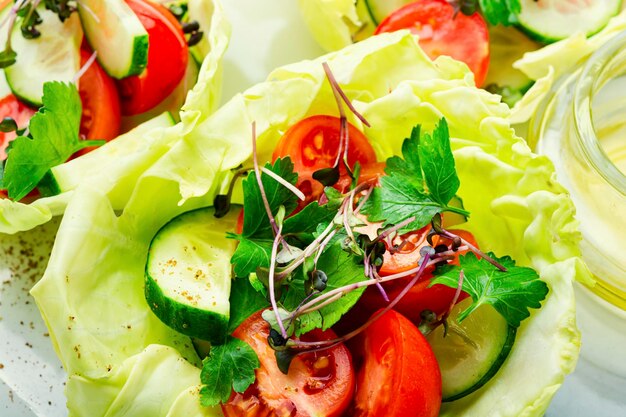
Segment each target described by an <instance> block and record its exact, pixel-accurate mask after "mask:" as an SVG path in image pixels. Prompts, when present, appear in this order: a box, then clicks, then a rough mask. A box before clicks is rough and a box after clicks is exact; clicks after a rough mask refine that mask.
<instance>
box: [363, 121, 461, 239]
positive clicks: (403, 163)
mask: <svg viewBox="0 0 626 417" xmlns="http://www.w3.org/2000/svg"><path fill="white" fill-rule="evenodd" d="M385 174H386V175H384V176H383V177H381V178H380V187H379V188H375V189H374V191H373V192H372V194H371V196H370V198H369V199H368V200H367V202H366V204H365V205H364V207H363V210H362V212H363V213H364V214H366V215H367V216H368V219H369V220H370V221H372V222H377V221H384V225H385V226H389V225H395V224H399V223H402V222H403V221H406V220H407V219H409V218H411V217H415V220H413V221H412V222H410V223H408V224H407V225H405V226H404V227H403V228H402V229H400V232H401V233H403V232H407V231H411V230H417V229H420V228H422V227H424V226H425V225H427V224H428V223H429V222H430V220H431V219H432V218H433V216H434V215H435V214H437V213H441V212H443V211H453V212H456V213H459V214H462V215H468V214H469V213H467V211H465V210H463V209H459V208H457V207H452V206H449V205H448V203H449V201H450V199H451V198H452V197H454V195H455V194H456V192H457V190H458V189H459V184H460V182H459V178H458V176H457V174H456V169H455V166H454V156H453V155H452V150H451V149H450V135H449V132H448V125H447V123H446V121H445V119H441V121H440V122H439V124H438V125H437V126H436V127H435V130H434V131H433V133H432V134H424V135H422V134H421V132H420V127H419V126H416V127H415V128H413V131H412V132H411V137H410V138H408V139H406V140H405V141H404V143H403V144H402V158H400V157H398V156H393V157H391V158H389V159H388V160H387V167H386V168H385Z"/></svg>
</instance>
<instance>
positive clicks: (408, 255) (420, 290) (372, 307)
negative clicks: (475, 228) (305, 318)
mask: <svg viewBox="0 0 626 417" xmlns="http://www.w3.org/2000/svg"><path fill="white" fill-rule="evenodd" d="M428 230H430V226H427V227H425V228H423V229H421V230H419V231H417V232H413V233H410V234H408V236H407V235H405V237H407V238H408V239H409V241H413V242H414V243H412V244H411V247H410V248H406V246H405V249H406V250H405V251H401V252H398V253H396V254H394V255H390V254H389V253H385V257H384V260H383V265H382V267H381V269H380V274H381V275H392V274H396V273H400V272H405V271H408V270H410V269H412V268H415V267H416V266H417V261H418V260H419V258H420V254H419V250H420V248H422V247H423V246H424V245H426V244H427V243H428V242H427V241H426V236H427V235H428ZM451 232H452V233H454V234H456V235H458V236H460V237H462V238H463V239H465V240H467V241H469V242H470V243H472V244H473V245H474V246H477V244H476V240H475V239H474V236H473V235H472V234H471V233H469V232H466V231H464V230H452V231H451ZM433 243H434V244H435V245H437V244H440V243H441V244H450V243H451V242H450V241H449V240H448V239H441V238H439V237H437V236H436V237H435V238H434V239H433ZM466 252H467V251H459V252H458V255H462V254H464V253H466ZM458 255H457V256H456V257H455V259H454V260H452V261H450V263H451V264H454V265H458V264H459V258H458ZM394 258H396V259H394ZM432 271H433V269H432V268H431V269H427V270H426V271H425V272H424V275H423V277H422V278H421V279H420V280H419V281H418V282H417V283H416V284H415V285H414V286H413V287H411V288H410V289H409V291H408V292H407V293H406V294H405V295H404V296H403V297H402V299H400V301H398V303H397V304H396V305H395V306H394V308H393V309H394V310H396V311H398V312H400V313H402V315H404V316H405V317H406V318H408V319H409V320H411V321H412V322H413V323H414V324H415V325H418V324H419V323H420V322H421V316H420V315H421V313H422V311H424V310H430V311H432V312H434V313H435V314H436V315H437V316H441V315H442V314H444V313H445V312H446V311H448V309H449V307H450V304H451V303H452V301H453V300H454V296H455V295H456V288H451V287H448V286H446V285H441V284H437V285H433V286H430V281H431V279H432ZM409 279H411V277H406V278H402V279H398V280H395V281H390V282H387V283H384V284H383V288H384V289H385V293H386V294H387V296H388V297H389V300H394V299H395V298H396V297H397V296H398V295H399V294H400V293H401V292H402V291H403V290H404V288H405V286H406V284H407V281H408V280H409ZM467 297H468V294H467V293H465V292H461V295H460V296H459V298H458V300H457V302H459V301H461V300H464V299H465V298H467ZM386 305H387V302H386V301H385V299H384V298H383V296H382V294H381V293H380V290H379V289H378V288H377V287H375V286H371V287H369V288H367V289H366V290H365V292H363V295H362V296H361V298H360V299H359V301H358V302H357V303H356V305H355V306H354V307H353V308H352V310H350V312H348V313H347V314H346V315H345V316H344V317H343V318H342V319H341V320H340V321H339V323H337V325H336V326H335V329H336V330H337V331H339V332H340V333H348V332H350V331H352V330H354V329H356V328H357V327H359V326H361V325H362V324H364V323H365V322H366V321H367V318H368V317H370V316H371V315H372V314H373V313H374V312H375V311H377V310H379V309H381V308H383V307H385V306H386Z"/></svg>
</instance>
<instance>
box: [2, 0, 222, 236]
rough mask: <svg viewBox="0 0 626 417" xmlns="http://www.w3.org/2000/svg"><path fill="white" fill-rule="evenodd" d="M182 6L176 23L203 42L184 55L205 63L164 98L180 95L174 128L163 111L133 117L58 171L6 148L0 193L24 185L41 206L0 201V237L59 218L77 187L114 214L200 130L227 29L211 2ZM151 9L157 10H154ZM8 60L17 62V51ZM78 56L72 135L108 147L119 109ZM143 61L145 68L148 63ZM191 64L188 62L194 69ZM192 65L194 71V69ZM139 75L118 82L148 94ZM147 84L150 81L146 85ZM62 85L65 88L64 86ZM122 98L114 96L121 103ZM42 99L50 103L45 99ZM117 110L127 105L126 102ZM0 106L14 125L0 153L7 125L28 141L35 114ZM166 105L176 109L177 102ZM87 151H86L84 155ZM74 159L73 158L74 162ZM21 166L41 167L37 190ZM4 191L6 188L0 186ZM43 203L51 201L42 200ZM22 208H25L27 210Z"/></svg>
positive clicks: (90, 63) (106, 80) (9, 103)
mask: <svg viewBox="0 0 626 417" xmlns="http://www.w3.org/2000/svg"><path fill="white" fill-rule="evenodd" d="M142 1H143V0H142ZM183 6H185V7H184V10H183V12H184V14H185V16H186V17H185V18H184V19H183V20H184V21H185V19H188V20H193V21H199V22H200V25H199V27H201V28H203V29H205V30H206V32H205V34H204V36H203V39H200V40H198V39H196V42H199V43H198V44H196V45H195V46H194V47H192V48H191V49H192V50H194V49H195V48H198V50H197V51H196V52H195V55H194V56H195V57H196V58H197V59H201V58H203V54H205V53H206V54H207V55H206V59H204V60H203V61H202V66H201V68H200V71H199V72H198V73H197V77H198V80H197V84H196V85H195V87H194V88H193V89H191V90H189V93H187V89H189V88H190V87H191V85H190V84H189V85H188V84H187V83H186V82H183V83H181V84H180V85H179V86H178V87H176V91H175V92H174V93H172V95H178V96H179V97H180V95H182V96H185V95H186V99H185V100H184V104H183V105H182V108H181V113H180V118H181V121H182V123H180V124H178V125H176V126H173V125H174V124H175V121H174V119H173V118H172V117H170V116H168V115H166V114H163V113H164V110H167V109H164V108H161V107H160V105H159V106H158V107H156V108H155V109H153V110H152V111H151V112H148V113H145V117H144V115H141V116H140V118H139V119H136V120H135V121H134V123H133V124H139V125H138V126H137V127H135V128H133V129H131V130H130V131H129V132H127V133H124V134H122V135H120V136H119V137H117V138H116V140H115V141H111V142H109V143H107V145H106V146H102V147H100V148H98V149H96V150H94V151H93V152H90V153H89V154H86V155H82V156H80V157H78V158H77V157H74V158H73V159H71V160H69V161H68V162H65V163H63V162H64V161H65V160H62V158H58V157H55V158H56V159H54V160H53V159H50V158H48V159H47V160H45V161H42V162H37V160H28V161H26V160H25V159H22V160H21V162H20V158H19V156H17V155H18V154H19V153H16V154H15V155H14V156H11V153H12V151H11V150H10V149H11V148H9V152H8V155H9V158H8V160H7V161H6V163H5V162H3V166H4V168H5V175H4V178H3V182H4V183H5V185H6V183H7V182H9V183H13V184H15V183H19V182H29V184H30V186H31V188H32V186H34V185H38V186H39V192H40V193H41V194H43V195H44V198H38V199H36V200H35V201H34V202H32V201H30V200H32V199H31V198H30V197H29V199H28V200H24V201H21V202H20V201H12V200H13V199H17V200H19V199H20V198H21V197H22V194H23V192H20V193H18V194H12V193H10V194H9V195H8V197H11V199H7V198H0V232H1V233H15V232H18V231H22V230H28V229H31V228H33V227H35V226H37V225H39V224H42V223H44V222H46V221H48V220H49V219H50V218H51V217H52V216H54V215H59V214H62V213H63V211H64V208H65V205H66V204H67V201H68V200H69V194H70V193H71V191H72V190H74V189H76V188H77V187H78V186H79V185H80V184H86V185H88V186H90V187H93V188H97V189H99V190H103V191H104V192H105V193H107V194H108V195H109V197H110V198H111V201H112V203H113V204H114V207H115V208H116V209H118V210H121V209H122V208H123V207H124V205H125V203H126V202H127V201H128V198H129V196H130V192H131V191H132V187H133V186H134V183H135V180H136V179H137V177H138V176H139V175H140V174H141V173H142V172H143V170H145V169H146V168H147V167H148V166H149V165H150V164H151V163H152V162H154V161H155V160H157V159H158V158H159V157H160V156H162V155H163V154H164V153H165V152H166V151H167V150H168V149H169V148H170V147H171V146H172V145H173V144H174V143H175V142H177V141H179V140H183V138H184V137H185V135H186V134H187V133H188V132H189V131H190V130H191V129H192V127H193V126H194V125H195V124H196V123H198V122H200V121H201V120H203V119H204V118H206V117H207V116H208V115H209V114H210V113H212V112H213V111H214V109H215V107H216V106H217V103H218V102H219V91H220V85H221V84H220V83H221V59H222V57H223V54H224V52H225V49H226V46H227V44H228V39H229V30H230V28H229V25H228V23H227V22H226V21H225V20H224V15H223V11H222V8H221V6H220V4H219V3H218V2H215V1H208V0H189V2H187V3H185V4H183ZM151 7H152V5H151ZM154 7H156V8H158V7H160V6H154ZM181 7H182V6H181ZM47 12H48V11H47V10H42V11H41V13H44V14H45V13H47ZM50 13H52V12H50ZM159 13H161V12H159ZM162 13H163V15H165V13H168V14H170V12H168V11H164V12H162ZM87 14H89V12H87ZM51 17H52V19H50V21H55V20H58V18H57V16H55V14H54V13H52V16H51ZM70 19H78V14H76V13H72V14H71V17H70V18H68V20H66V22H65V23H63V24H68V23H67V22H68V21H69V20H70ZM168 19H169V18H168ZM172 19H173V20H175V19H174V17H171V19H170V20H172ZM167 22H169V23H168V24H170V26H171V25H173V23H172V22H170V21H169V20H168V21H167ZM177 24H178V23H177ZM156 27H158V26H156ZM42 30H43V29H42ZM151 30H152V29H151ZM155 30H156V29H155ZM184 31H187V32H190V34H189V35H185V36H186V37H187V36H193V33H198V32H199V31H200V30H199V28H191V29H185V30H184ZM43 33H44V32H42V36H41V37H42V38H43V37H44V36H45V35H44V34H43ZM181 33H182V32H181ZM177 36H178V35H177ZM181 36H182V35H181ZM27 42H28V40H27ZM159 42H165V40H164V39H161V38H159ZM200 48H202V49H200ZM16 52H17V54H18V57H19V56H20V55H19V51H16ZM77 52H78V50H77ZM82 54H83V55H82V56H83V58H86V60H85V61H84V63H85V65H84V67H83V70H84V71H82V76H80V74H75V73H72V77H74V76H75V75H76V76H77V78H80V82H79V86H78V93H79V95H80V99H81V100H80V103H78V104H79V106H80V105H82V109H83V112H82V116H81V117H80V129H79V131H77V133H76V134H79V135H80V138H81V139H82V138H83V137H87V138H97V139H107V140H109V139H113V138H114V137H115V136H117V134H118V133H117V132H118V128H117V127H115V126H116V124H117V123H119V120H120V119H119V117H120V115H119V112H118V111H116V110H115V108H116V103H117V107H118V108H119V107H120V101H119V99H118V93H117V88H116V87H115V83H114V82H113V81H112V79H111V78H110V77H109V76H108V75H106V74H105V73H104V70H103V69H102V68H101V67H100V66H99V65H98V63H97V62H94V59H95V57H96V56H97V55H95V54H92V53H86V52H83V53H82ZM150 56H157V58H158V59H163V57H161V58H159V57H158V54H157V55H154V54H151V55H150ZM150 56H149V57H148V60H150V59H152V58H150ZM157 58H155V59H157ZM196 58H194V59H192V60H191V61H193V62H195V59H196ZM18 61H19V58H18ZM193 65H195V63H194V64H193ZM9 68H11V67H9ZM167 68H169V67H167ZM7 69H8V68H7ZM0 75H1V76H2V77H0V78H4V75H3V74H0ZM144 75H145V74H144ZM144 75H142V76H139V77H138V78H137V82H134V81H133V82H131V81H128V80H129V78H126V79H125V80H126V81H125V82H128V83H129V85H130V84H132V86H133V87H132V89H134V88H135V87H137V88H145V87H149V88H150V86H151V85H152V86H154V83H153V81H154V78H153V77H152V76H151V77H144ZM154 77H159V74H158V71H157V72H156V73H155V75H154ZM150 79H152V80H153V81H150ZM69 81H72V80H71V79H70V80H69ZM146 83H147V84H146ZM44 84H45V83H44ZM42 85H43V84H42ZM70 88H71V87H70V86H69V85H68V84H66V89H70ZM179 90H180V91H179ZM64 91H65V90H64ZM68 91H69V90H68ZM7 94H9V93H7ZM54 95H56V93H54ZM123 95H124V94H123V93H122V96H123ZM170 97H171V95H170ZM60 98H61V96H59V97H58V98H57V100H60ZM50 99H51V100H54V98H52V96H51V97H50ZM147 99H148V97H147V96H146V95H142V98H141V99H140V100H139V101H138V102H137V104H138V105H139V106H143V105H144V104H143V101H144V100H147ZM177 100H178V99H175V100H170V99H168V100H166V101H167V102H168V103H169V104H168V105H171V104H172V103H175V102H176V101H177ZM125 102H126V103H130V102H128V101H125ZM0 104H1V107H0V110H2V111H3V112H4V111H5V110H6V111H7V112H10V113H7V114H8V115H11V116H12V118H13V119H14V120H16V123H15V124H13V123H10V124H9V126H8V127H10V129H8V128H6V129H3V130H11V131H10V132H1V133H0V142H2V144H3V147H2V149H3V150H5V147H6V145H7V142H8V141H9V140H11V139H13V138H14V137H15V136H16V132H15V125H17V128H18V129H19V130H18V132H17V133H18V134H24V136H29V135H28V134H29V133H30V134H31V135H32V136H33V137H34V134H33V133H34V132H33V130H32V129H26V130H25V131H24V130H22V129H25V128H28V120H27V119H29V117H28V116H30V115H32V114H34V113H35V111H34V110H31V109H30V108H29V107H27V106H25V105H24V104H22V103H21V102H20V101H19V100H17V99H16V98H15V97H14V96H12V95H8V96H7V97H6V98H4V99H2V101H0ZM123 104H124V101H123V102H122V105H123ZM166 104H167V103H166ZM129 105H130V104H129ZM174 105H175V107H176V108H178V106H180V102H178V103H177V104H174ZM54 114H55V113H52V112H48V114H47V118H48V119H49V120H50V121H51V123H52V124H53V125H55V126H57V125H60V124H62V119H61V118H56V117H55V116H54ZM40 118H41V117H40ZM116 120H117V122H116ZM144 120H145V121H144ZM168 126H169V127H171V129H166V130H162V129H158V130H154V128H157V127H160V128H163V127H168ZM114 132H115V133H114ZM76 134H75V133H73V134H72V135H69V136H67V137H64V139H63V141H64V143H65V141H67V143H65V145H63V146H65V147H70V145H69V144H70V143H71V140H74V139H72V138H75V137H76ZM23 143H27V142H23ZM81 144H82V143H81ZM92 144H95V143H93V142H92V143H89V145H92ZM91 148H92V147H91V146H90V147H89V148H87V149H91ZM83 152H84V151H83ZM80 154H81V153H80V152H79V153H78V154H75V155H74V156H77V155H80ZM37 155H38V157H43V156H44V154H43V153H42V154H39V153H38V154H37ZM65 157H66V159H67V157H68V155H65ZM12 159H14V161H13V162H11V160H12ZM5 164H6V165H5ZM25 164H26V165H25ZM11 165H13V166H14V167H18V166H19V167H22V168H20V169H19V170H18V169H10V167H11ZM29 165H37V166H39V167H40V168H42V170H43V167H44V165H46V168H51V169H50V170H49V171H47V172H46V173H45V174H46V175H45V176H44V178H43V180H42V181H41V182H38V181H39V179H38V178H35V176H32V175H31V174H29V175H28V177H22V174H23V173H25V172H34V171H32V169H31V168H27V167H28V166H29ZM11 177H13V178H11ZM39 178H40V177H39ZM0 188H2V187H0ZM4 188H6V186H5V187H4ZM35 194H36V192H35ZM46 195H51V196H49V197H46ZM29 201H30V204H28V203H29Z"/></svg>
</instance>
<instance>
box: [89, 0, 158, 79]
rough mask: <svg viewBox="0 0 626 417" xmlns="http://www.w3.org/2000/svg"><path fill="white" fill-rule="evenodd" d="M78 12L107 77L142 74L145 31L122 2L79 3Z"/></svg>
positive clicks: (146, 33) (90, 0)
mask: <svg viewBox="0 0 626 417" xmlns="http://www.w3.org/2000/svg"><path fill="white" fill-rule="evenodd" d="M78 13H79V14H80V19H81V21H82V23H83V28H84V30H85V37H86V38H87V42H89V45H90V46H91V49H93V50H94V51H97V52H98V55H97V58H98V62H99V63H100V65H101V66H102V68H104V70H105V71H106V72H107V74H109V75H110V76H111V77H113V78H117V79H121V78H125V77H129V76H131V75H138V74H141V72H142V71H143V70H144V68H145V67H146V65H147V63H148V32H147V31H146V29H145V28H144V27H143V25H142V24H141V22H140V21H139V18H138V17H137V16H136V15H135V13H133V11H132V10H131V9H130V7H129V6H128V5H127V4H126V2H124V0H81V1H79V2H78Z"/></svg>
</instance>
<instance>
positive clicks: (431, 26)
mask: <svg viewBox="0 0 626 417" xmlns="http://www.w3.org/2000/svg"><path fill="white" fill-rule="evenodd" d="M400 29H410V30H411V32H413V33H415V34H418V35H419V44H420V46H421V47H422V49H423V50H424V52H426V54H428V56H429V57H430V58H432V59H435V58H436V57H438V56H440V55H448V56H451V57H452V58H454V59H458V60H459V61H463V62H465V63H466V64H467V66H468V67H469V68H470V69H471V70H472V72H473V73H474V76H475V78H476V85H478V86H480V85H482V83H483V82H484V81H485V77H486V76H487V68H488V66H489V32H488V31H487V24H486V23H485V20H484V19H483V18H482V16H481V15H480V14H479V13H474V14H473V15H471V16H466V15H464V14H463V13H457V15H456V16H454V8H453V7H452V5H450V4H449V3H448V2H447V1H446V0H418V1H416V2H414V3H409V4H407V5H406V6H404V7H402V8H400V9H398V10H396V11H395V12H393V13H392V14H391V15H389V16H388V17H387V18H386V19H385V20H383V21H382V22H381V23H380V25H379V26H378V28H377V29H376V32H375V33H376V34H378V33H383V32H394V31H396V30H400Z"/></svg>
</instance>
